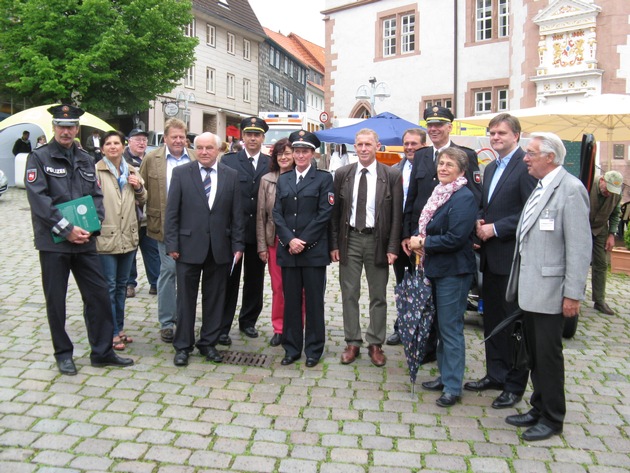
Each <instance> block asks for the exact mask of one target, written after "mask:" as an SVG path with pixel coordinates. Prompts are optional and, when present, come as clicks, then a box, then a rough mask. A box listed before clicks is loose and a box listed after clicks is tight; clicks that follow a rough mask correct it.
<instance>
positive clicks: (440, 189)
mask: <svg viewBox="0 0 630 473" xmlns="http://www.w3.org/2000/svg"><path fill="white" fill-rule="evenodd" d="M467 183H468V181H467V180H466V178H465V177H464V176H460V177H458V178H457V179H455V180H454V181H453V182H449V183H448V184H442V183H440V184H438V185H437V187H436V188H435V189H433V194H431V197H429V200H428V201H427V203H426V205H425V206H424V208H423V209H422V213H421V214H420V218H419V219H418V234H419V235H420V236H421V237H422V238H426V236H427V224H428V223H429V222H430V221H431V219H432V218H433V215H434V214H435V212H436V211H437V209H439V208H440V207H442V206H443V205H444V204H445V203H446V202H447V201H448V199H450V198H451V196H452V195H453V194H454V193H455V192H457V191H458V190H459V189H461V188H462V187H464V186H465V185H466V184H467Z"/></svg>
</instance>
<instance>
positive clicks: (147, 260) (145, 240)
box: [127, 227, 160, 287]
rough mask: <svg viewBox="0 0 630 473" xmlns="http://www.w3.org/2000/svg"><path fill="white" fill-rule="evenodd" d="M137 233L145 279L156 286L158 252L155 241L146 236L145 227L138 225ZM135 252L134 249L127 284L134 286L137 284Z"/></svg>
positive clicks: (158, 269) (158, 273)
mask: <svg viewBox="0 0 630 473" xmlns="http://www.w3.org/2000/svg"><path fill="white" fill-rule="evenodd" d="M138 235H139V236H140V245H139V247H140V251H141V252H142V260H143V261H144V270H145V272H146V274H147V280H148V281H149V285H150V286H152V287H153V286H157V280H158V277H159V276H160V254H159V253H158V244H157V241H156V240H154V239H153V238H151V237H150V236H147V227H140V231H139V233H138ZM137 253H138V251H137V250H136V251H134V254H133V262H132V263H131V271H130V272H129V280H128V281H127V286H133V287H136V286H137V285H138V281H137V278H138V269H137V267H136V254H137Z"/></svg>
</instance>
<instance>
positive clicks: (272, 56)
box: [269, 46, 276, 66]
mask: <svg viewBox="0 0 630 473" xmlns="http://www.w3.org/2000/svg"><path fill="white" fill-rule="evenodd" d="M275 56H276V50H275V49H274V47H273V46H269V64H270V65H272V66H273V63H274V61H275V60H276V57H275Z"/></svg>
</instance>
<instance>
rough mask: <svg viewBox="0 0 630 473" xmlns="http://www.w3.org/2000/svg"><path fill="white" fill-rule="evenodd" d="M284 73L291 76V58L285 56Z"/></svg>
mask: <svg viewBox="0 0 630 473" xmlns="http://www.w3.org/2000/svg"><path fill="white" fill-rule="evenodd" d="M284 73H285V74H286V75H289V58H288V57H287V56H284Z"/></svg>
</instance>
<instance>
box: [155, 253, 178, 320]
mask: <svg viewBox="0 0 630 473" xmlns="http://www.w3.org/2000/svg"><path fill="white" fill-rule="evenodd" d="M157 243H158V252H159V254H160V277H159V278H158V281H157V290H158V321H159V322H160V329H165V328H174V327H173V325H175V321H176V320H177V294H176V290H175V288H176V287H177V286H176V280H177V273H176V271H175V260H174V259H173V258H171V257H170V256H169V255H167V254H166V245H165V244H164V242H161V241H158V242H157Z"/></svg>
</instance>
